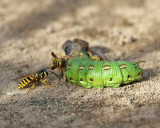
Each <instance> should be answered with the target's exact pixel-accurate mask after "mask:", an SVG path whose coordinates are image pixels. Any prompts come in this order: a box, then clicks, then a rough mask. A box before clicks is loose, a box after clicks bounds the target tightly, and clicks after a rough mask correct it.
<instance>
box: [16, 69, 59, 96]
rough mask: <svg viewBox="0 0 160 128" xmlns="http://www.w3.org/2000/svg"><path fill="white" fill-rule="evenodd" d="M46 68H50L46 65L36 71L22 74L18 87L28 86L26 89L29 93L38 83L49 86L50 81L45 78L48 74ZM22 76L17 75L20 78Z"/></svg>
mask: <svg viewBox="0 0 160 128" xmlns="http://www.w3.org/2000/svg"><path fill="white" fill-rule="evenodd" d="M47 69H50V68H49V67H46V68H44V69H41V70H39V71H37V72H36V73H33V74H29V75H26V76H22V77H25V78H24V79H23V80H22V81H21V82H19V84H18V88H19V89H23V88H28V87H30V89H29V91H28V93H29V92H30V91H31V90H32V88H33V87H34V86H35V85H37V84H39V83H42V84H44V85H46V86H49V85H50V82H49V81H48V80H47V79H46V78H47V77H48V75H49V71H47ZM50 72H51V73H54V72H53V71H50ZM54 74H55V73H54ZM55 75H56V74H55ZM56 76H57V75H56ZM22 77H19V78H22ZM57 77H58V76H57ZM19 78H16V79H19Z"/></svg>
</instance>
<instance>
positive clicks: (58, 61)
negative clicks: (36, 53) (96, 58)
mask: <svg viewBox="0 0 160 128" xmlns="http://www.w3.org/2000/svg"><path fill="white" fill-rule="evenodd" d="M51 55H52V57H53V58H54V59H53V66H52V67H51V69H52V70H54V69H56V68H58V69H60V70H63V71H64V70H65V69H66V65H67V60H66V58H71V57H69V56H67V55H61V58H58V57H57V56H56V55H55V53H54V52H51Z"/></svg>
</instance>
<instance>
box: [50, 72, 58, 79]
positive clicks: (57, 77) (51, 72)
mask: <svg viewBox="0 0 160 128" xmlns="http://www.w3.org/2000/svg"><path fill="white" fill-rule="evenodd" d="M50 73H53V74H54V75H55V76H56V77H57V78H58V75H57V74H56V73H55V72H53V71H50Z"/></svg>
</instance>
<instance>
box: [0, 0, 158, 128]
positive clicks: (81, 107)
mask: <svg viewBox="0 0 160 128" xmlns="http://www.w3.org/2000/svg"><path fill="white" fill-rule="evenodd" d="M159 8H160V1H159V0H118V1H114V0H92V1H91V0H34V1H33V0H27V1H26V0H14V1H13V0H1V1H0V33H1V34H0V76H1V77H0V127H6V128H11V127H13V128H14V127H16V128H22V127H29V128H32V127H34V128H35V127H36V128H37V127H45V128H46V127H47V128H52V127H66V128H69V127H87V128H92V127H96V128H102V127H108V128H111V127H114V128H137V127H140V128H159V127H160V79H159V78H160V38H159V35H160V29H159V26H160V17H159V14H160V9H159ZM74 38H81V39H84V40H86V41H88V42H89V43H90V47H91V49H92V50H94V51H96V52H98V53H99V54H101V55H103V56H104V57H106V58H107V59H108V60H111V61H112V60H116V61H117V60H128V61H139V60H144V61H146V62H145V63H141V67H142V68H143V70H144V75H143V79H142V80H141V81H139V82H136V83H132V84H128V85H126V86H122V87H119V88H104V89H98V90H96V89H94V88H93V89H85V88H83V87H79V86H77V85H72V84H69V83H67V82H65V81H63V80H60V81H58V80H57V78H56V77H55V76H54V75H51V76H50V77H49V78H48V79H49V80H50V81H51V82H52V86H53V87H46V86H39V87H36V88H35V89H33V90H32V91H31V92H30V93H29V94H27V92H28V89H23V90H18V88H17V82H18V81H13V80H11V79H13V78H16V77H19V76H23V75H25V74H28V73H33V72H35V71H37V70H38V69H40V68H43V67H46V66H51V65H52V57H51V55H50V53H51V51H54V52H55V53H56V54H57V55H60V54H64V51H63V49H62V45H63V43H64V42H65V41H66V40H68V39H74Z"/></svg>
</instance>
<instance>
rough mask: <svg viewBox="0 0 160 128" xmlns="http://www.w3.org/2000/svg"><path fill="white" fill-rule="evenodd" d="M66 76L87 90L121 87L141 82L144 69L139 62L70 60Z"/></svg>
mask: <svg viewBox="0 0 160 128" xmlns="http://www.w3.org/2000/svg"><path fill="white" fill-rule="evenodd" d="M66 76H67V80H68V82H71V83H74V84H78V85H81V86H83V87H85V88H91V87H95V88H103V87H119V86H120V85H121V84H127V83H131V82H133V81H138V80H140V79H141V78H142V69H141V68H140V66H139V63H138V62H137V63H136V62H128V61H111V62H109V61H97V60H88V59H69V60H68V65H67V71H66Z"/></svg>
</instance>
